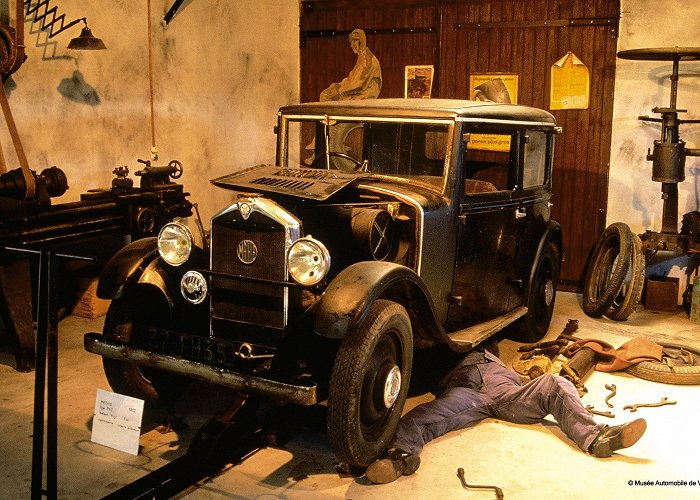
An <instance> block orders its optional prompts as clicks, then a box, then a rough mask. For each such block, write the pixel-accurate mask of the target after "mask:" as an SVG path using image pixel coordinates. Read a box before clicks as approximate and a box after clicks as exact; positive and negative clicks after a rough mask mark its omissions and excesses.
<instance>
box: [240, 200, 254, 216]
mask: <svg viewBox="0 0 700 500" xmlns="http://www.w3.org/2000/svg"><path fill="white" fill-rule="evenodd" d="M238 210H240V212H241V215H242V216H243V218H244V219H246V220H247V219H248V217H250V212H251V211H252V209H251V208H250V205H248V204H247V203H239V204H238Z"/></svg>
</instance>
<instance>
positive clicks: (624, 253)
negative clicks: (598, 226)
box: [583, 222, 633, 318]
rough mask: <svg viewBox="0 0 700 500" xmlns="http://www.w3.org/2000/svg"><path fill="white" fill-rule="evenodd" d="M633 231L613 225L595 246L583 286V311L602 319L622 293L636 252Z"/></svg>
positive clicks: (627, 227)
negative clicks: (631, 260)
mask: <svg viewBox="0 0 700 500" xmlns="http://www.w3.org/2000/svg"><path fill="white" fill-rule="evenodd" d="M632 236H633V234H632V231H631V230H630V228H629V226H628V225H627V224H625V223H623V222H615V223H614V224H610V225H609V226H608V227H607V228H606V229H605V231H604V232H603V234H602V235H601V237H600V238H599V239H598V241H597V242H596V244H595V246H594V247H593V252H592V253H591V260H590V262H589V264H588V269H587V270H586V278H585V281H584V285H583V312H585V313H586V314H587V315H588V316H591V317H593V318H600V317H601V316H602V315H603V314H604V313H605V312H607V310H608V309H609V308H610V306H611V305H612V303H613V301H614V300H615V297H617V296H618V294H619V293H620V289H621V288H622V284H623V282H624V280H625V276H626V275H627V270H628V269H629V265H630V257H631V255H630V254H631V252H632V246H633V243H632Z"/></svg>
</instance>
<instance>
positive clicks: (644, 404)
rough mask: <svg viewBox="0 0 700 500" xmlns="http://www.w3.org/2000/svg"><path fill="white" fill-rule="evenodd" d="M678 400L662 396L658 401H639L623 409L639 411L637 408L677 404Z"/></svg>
mask: <svg viewBox="0 0 700 500" xmlns="http://www.w3.org/2000/svg"><path fill="white" fill-rule="evenodd" d="M675 404H676V401H669V400H668V398H665V397H664V398H661V401H659V402H658V403H637V404H636V405H627V406H625V407H624V408H623V410H629V411H630V412H635V411H637V408H655V407H657V406H666V405H675Z"/></svg>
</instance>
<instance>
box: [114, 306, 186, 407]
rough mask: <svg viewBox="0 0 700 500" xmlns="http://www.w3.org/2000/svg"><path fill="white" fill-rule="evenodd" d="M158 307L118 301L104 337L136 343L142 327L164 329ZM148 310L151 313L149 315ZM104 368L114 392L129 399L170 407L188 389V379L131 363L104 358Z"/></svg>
mask: <svg viewBox="0 0 700 500" xmlns="http://www.w3.org/2000/svg"><path fill="white" fill-rule="evenodd" d="M155 309H157V307H155V305H153V304H152V303H150V302H149V304H148V306H147V307H143V306H142V307H137V306H136V305H135V301H131V300H129V299H128V298H120V299H115V300H113V301H112V303H111V304H110V306H109V309H108V310H107V316H106V318H105V324H104V329H103V334H104V336H105V337H107V338H108V339H110V340H118V341H120V342H127V343H129V342H133V341H134V340H135V336H136V335H137V333H136V332H138V330H139V327H140V326H143V325H146V324H152V325H154V326H156V325H158V326H162V323H158V322H157V320H158V318H159V317H160V318H162V317H163V316H162V315H159V314H158V313H156V312H155ZM146 310H148V312H147V311H146ZM102 366H103V367H104V372H105V375H106V377H107V381H108V382H109V385H110V386H111V387H112V389H113V390H114V391H115V392H117V393H119V394H124V395H126V396H131V397H134V398H139V399H143V400H144V401H146V402H147V403H149V404H155V405H159V404H163V405H167V404H169V403H170V402H171V401H173V400H174V399H176V398H177V397H178V396H179V395H180V394H181V393H182V392H183V391H184V388H185V383H186V379H185V378H184V377H181V376H178V375H174V374H171V373H168V372H164V371H162V370H158V369H156V368H150V367H140V366H138V365H137V364H136V363H132V362H129V361H118V360H116V359H112V358H106V357H103V358H102Z"/></svg>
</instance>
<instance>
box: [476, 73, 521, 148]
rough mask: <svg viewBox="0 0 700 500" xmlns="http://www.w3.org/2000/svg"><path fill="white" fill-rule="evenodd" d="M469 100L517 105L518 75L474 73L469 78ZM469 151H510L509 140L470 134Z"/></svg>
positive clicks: (507, 138)
mask: <svg viewBox="0 0 700 500" xmlns="http://www.w3.org/2000/svg"><path fill="white" fill-rule="evenodd" d="M469 98H470V99H471V100H473V101H489V102H499V103H503V104H517V103H518V75H517V74H514V73H475V74H472V75H470V76H469ZM469 147H470V148H471V149H484V150H488V151H510V138H509V137H506V136H503V135H493V134H472V136H471V139H470V141H469Z"/></svg>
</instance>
